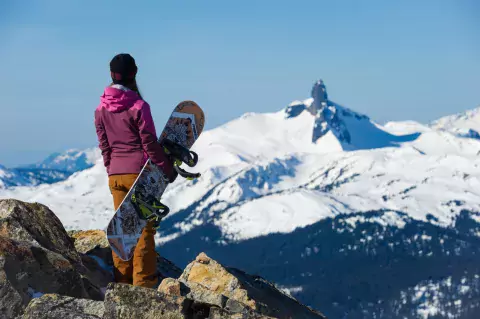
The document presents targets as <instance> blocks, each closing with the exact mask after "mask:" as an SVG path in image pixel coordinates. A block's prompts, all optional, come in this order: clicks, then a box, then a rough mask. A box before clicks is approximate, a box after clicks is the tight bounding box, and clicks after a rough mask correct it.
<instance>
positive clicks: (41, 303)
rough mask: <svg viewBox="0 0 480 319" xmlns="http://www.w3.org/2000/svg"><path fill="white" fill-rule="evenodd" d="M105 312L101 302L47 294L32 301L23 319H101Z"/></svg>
mask: <svg viewBox="0 0 480 319" xmlns="http://www.w3.org/2000/svg"><path fill="white" fill-rule="evenodd" d="M104 312H105V307H104V305H103V302H101V301H93V300H88V299H75V298H72V297H65V296H60V295H56V294H47V295H43V296H41V297H40V298H35V299H32V301H30V303H29V304H28V307H27V308H26V309H25V313H24V315H23V319H57V318H62V319H99V318H103V315H104Z"/></svg>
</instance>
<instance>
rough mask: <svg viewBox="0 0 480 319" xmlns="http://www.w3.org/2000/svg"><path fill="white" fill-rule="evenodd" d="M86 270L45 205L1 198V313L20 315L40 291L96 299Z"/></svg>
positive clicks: (3, 315) (99, 295)
mask: <svg viewBox="0 0 480 319" xmlns="http://www.w3.org/2000/svg"><path fill="white" fill-rule="evenodd" d="M91 274H92V271H91V270H89V269H88V268H87V267H85V265H84V264H83V262H82V258H81V256H80V255H79V254H78V253H77V251H76V250H75V247H74V245H73V241H72V240H71V239H70V237H69V236H68V235H67V233H66V231H65V229H64V228H63V226H62V224H61V222H60V221H59V220H58V218H57V217H56V216H55V214H53V212H52V211H50V210H49V209H48V208H47V207H46V206H43V205H40V204H29V203H24V202H20V201H16V200H0V318H14V317H16V316H18V315H20V314H21V313H22V312H23V310H24V308H25V307H26V306H27V305H28V303H29V301H30V300H31V299H32V298H34V297H36V296H40V295H42V294H45V293H57V294H61V295H65V296H71V297H75V298H89V299H95V300H101V299H103V294H102V292H101V290H100V288H99V287H98V286H97V285H96V284H95V283H93V280H90V278H89V275H91ZM97 280H98V278H97Z"/></svg>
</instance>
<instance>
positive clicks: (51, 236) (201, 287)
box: [0, 200, 323, 319]
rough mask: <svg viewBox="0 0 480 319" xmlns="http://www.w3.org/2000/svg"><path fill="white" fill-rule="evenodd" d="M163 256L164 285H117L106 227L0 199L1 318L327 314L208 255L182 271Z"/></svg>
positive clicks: (160, 268)
mask: <svg viewBox="0 0 480 319" xmlns="http://www.w3.org/2000/svg"><path fill="white" fill-rule="evenodd" d="M157 262H158V276H159V278H160V279H161V283H160V285H159V287H158V289H150V288H142V287H135V286H132V285H126V284H116V283H113V282H112V280H113V278H112V259H111V250H110V248H109V246H108V242H107V240H106V237H105V233H104V232H103V231H100V230H89V231H72V232H69V233H67V232H66V231H65V229H64V228H63V226H62V224H61V223H60V221H59V220H58V218H57V217H56V216H55V214H53V212H51V211H50V210H49V209H48V208H47V207H45V206H43V205H40V204H30V203H24V202H20V201H16V200H1V201H0V318H24V319H31V318H32V319H33V318H41V319H42V318H45V319H47V318H64V319H69V318H72V319H73V318H80V319H94V318H95V319H98V318H105V319H107V318H112V319H113V318H116V319H123V318H136V319H142V318H169V319H175V318H191V319H194V318H195V319H201V318H216V319H217V318H232V319H233V318H235V319H239V318H242V319H250V318H255V319H257V318H258V319H267V318H323V316H322V315H321V314H320V313H318V312H315V311H313V310H312V309H310V308H308V307H305V306H303V305H301V304H300V303H299V302H298V301H296V300H295V299H293V298H291V297H290V296H287V295H285V294H283V293H282V292H281V291H280V290H278V289H276V288H275V286H274V285H273V284H271V283H269V282H267V281H265V280H264V279H262V278H260V277H256V276H251V275H248V274H246V273H244V272H242V271H240V270H237V269H234V268H228V267H224V266H222V265H221V264H219V263H218V262H216V261H215V260H213V259H211V258H209V257H208V256H207V255H205V254H204V253H202V254H200V255H198V256H197V258H196V259H195V260H194V261H193V262H192V263H190V264H189V265H188V266H187V267H186V268H185V270H184V271H183V272H182V271H181V269H179V268H178V267H176V266H175V265H174V264H173V263H171V262H170V261H168V260H167V259H165V258H162V257H160V256H158V259H157ZM162 279H163V280H162Z"/></svg>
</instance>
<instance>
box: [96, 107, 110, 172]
mask: <svg viewBox="0 0 480 319" xmlns="http://www.w3.org/2000/svg"><path fill="white" fill-rule="evenodd" d="M95 129H96V131H97V138H98V147H99V148H100V150H101V151H102V156H103V164H104V165H105V167H106V168H107V173H108V172H109V169H110V156H111V154H112V149H111V148H110V144H108V139H107V133H106V132H105V127H104V126H103V122H102V119H101V117H100V115H99V114H98V113H97V112H96V111H95Z"/></svg>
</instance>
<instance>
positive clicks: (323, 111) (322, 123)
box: [285, 80, 370, 145]
mask: <svg viewBox="0 0 480 319" xmlns="http://www.w3.org/2000/svg"><path fill="white" fill-rule="evenodd" d="M311 96H312V97H311V98H310V99H307V100H305V101H303V102H300V101H296V102H293V103H292V104H290V105H289V106H288V107H287V108H286V110H285V114H286V118H293V117H296V116H298V115H300V114H301V113H302V112H303V111H305V110H306V111H308V112H309V113H310V114H312V115H313V116H314V117H315V124H314V127H313V132H312V142H313V143H315V142H317V140H318V139H320V138H322V137H323V136H325V135H326V134H327V133H329V132H331V133H332V134H333V135H334V136H335V137H336V138H337V139H338V141H339V142H340V143H341V144H342V145H347V144H351V143H352V136H351V133H350V132H349V130H348V126H347V123H346V119H347V118H348V119H356V120H359V121H360V120H367V121H369V120H370V119H369V118H368V117H367V116H365V115H362V114H358V113H356V112H353V111H352V110H349V109H347V108H346V107H343V106H340V105H339V104H337V103H335V102H333V101H331V100H329V98H328V94H327V87H326V85H325V83H324V82H323V80H318V81H317V82H315V84H314V85H313V87H312V91H311Z"/></svg>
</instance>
